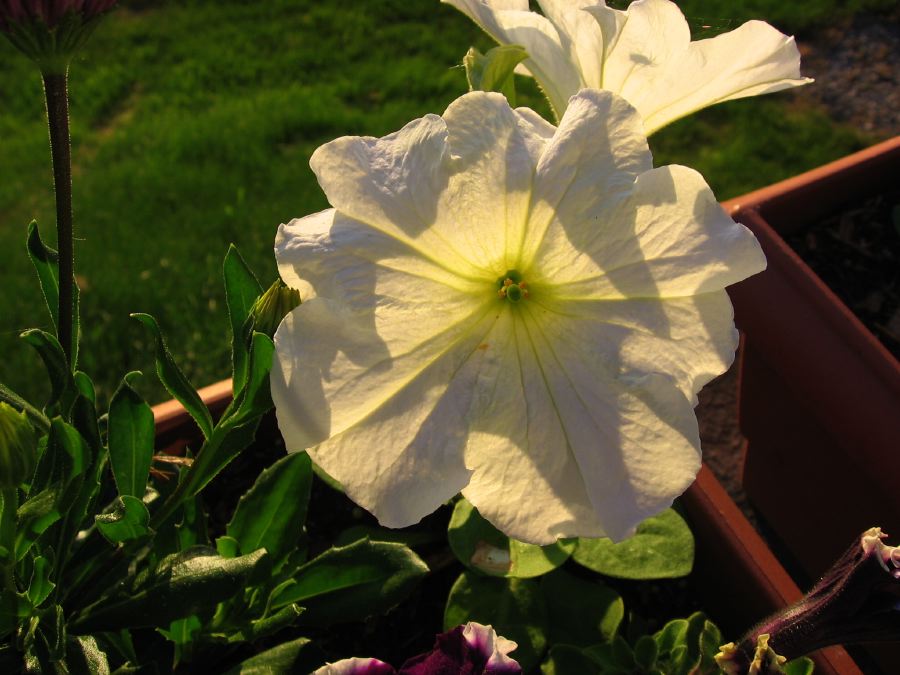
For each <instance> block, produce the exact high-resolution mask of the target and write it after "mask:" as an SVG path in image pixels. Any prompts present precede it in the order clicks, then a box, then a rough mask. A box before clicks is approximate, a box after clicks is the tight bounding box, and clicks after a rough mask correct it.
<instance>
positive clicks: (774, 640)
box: [720, 527, 900, 673]
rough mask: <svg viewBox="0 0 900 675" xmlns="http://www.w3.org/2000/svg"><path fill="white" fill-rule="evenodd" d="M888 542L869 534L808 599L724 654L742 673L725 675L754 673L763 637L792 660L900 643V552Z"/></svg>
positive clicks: (876, 532) (878, 533)
mask: <svg viewBox="0 0 900 675" xmlns="http://www.w3.org/2000/svg"><path fill="white" fill-rule="evenodd" d="M886 536H887V535H886V534H884V533H883V532H882V531H881V529H880V528H878V527H873V528H871V529H869V530H866V531H865V532H864V533H863V534H862V536H861V537H860V539H859V540H858V541H857V542H854V543H853V545H852V546H851V547H850V548H849V549H848V550H847V552H846V553H844V555H843V556H842V557H841V558H840V559H839V560H838V561H837V562H836V563H835V564H834V565H833V566H832V568H831V569H830V570H828V572H826V573H825V576H824V577H822V579H821V581H819V583H817V584H816V585H815V586H814V587H813V589H812V590H811V591H810V592H809V593H807V594H806V596H805V597H804V598H803V599H801V600H800V601H799V602H797V603H796V604H794V605H792V606H791V607H788V608H787V609H785V610H783V611H782V612H781V613H779V614H776V615H775V616H773V617H771V618H769V619H767V620H766V621H764V622H762V623H761V624H759V625H758V626H756V627H755V628H753V629H752V630H751V631H750V632H749V633H747V635H745V636H744V638H743V639H742V640H741V641H740V642H739V643H738V644H737V645H736V646H732V648H731V650H730V652H729V653H727V654H724V652H726V650H725V649H724V648H723V655H722V656H723V657H724V658H723V661H725V662H727V663H729V664H734V666H735V668H737V669H736V670H732V671H729V670H726V672H735V673H746V672H749V666H750V664H751V662H752V661H753V659H754V658H755V656H756V655H757V649H758V645H759V642H760V637H761V636H763V635H768V636H769V638H768V648H770V649H771V650H773V651H774V652H775V653H776V654H778V655H781V656H783V657H786V658H787V660H792V659H795V658H797V657H800V656H803V655H804V654H809V653H810V652H813V651H815V650H817V649H821V648H822V647H828V646H829V645H834V644H859V643H872V642H895V641H900V547H897V546H886V545H885V544H884V542H883V541H882V539H884V538H885V537H886ZM726 646H727V645H726ZM720 665H722V664H720ZM742 668H743V669H742ZM761 672H765V671H761ZM774 672H777V671H774Z"/></svg>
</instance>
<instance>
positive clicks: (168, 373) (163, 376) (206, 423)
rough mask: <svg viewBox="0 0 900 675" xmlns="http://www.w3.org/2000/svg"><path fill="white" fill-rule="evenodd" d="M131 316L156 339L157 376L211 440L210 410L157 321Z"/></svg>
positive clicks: (145, 316)
mask: <svg viewBox="0 0 900 675" xmlns="http://www.w3.org/2000/svg"><path fill="white" fill-rule="evenodd" d="M131 316H132V317H133V318H135V319H137V320H138V321H140V322H141V323H142V324H144V326H146V327H147V329H148V330H149V331H150V332H151V333H152V334H153V337H154V338H155V339H156V374H157V375H158V376H159V381H160V382H162V384H163V386H164V387H165V388H166V390H167V391H168V392H169V393H170V394H172V396H174V397H175V398H176V399H177V400H178V402H179V403H181V405H183V406H184V408H185V410H187V411H188V413H189V414H190V416H191V417H193V418H194V421H195V422H197V426H199V427H200V431H202V432H203V436H204V437H206V438H209V437H210V436H211V435H212V429H213V421H212V415H210V414H209V409H208V408H207V407H206V404H205V403H203V400H202V399H201V398H200V394H198V393H197V390H196V389H194V387H193V385H191V383H190V382H188V379H187V378H186V377H185V376H184V373H182V372H181V369H180V368H179V367H178V366H177V365H176V364H175V360H174V359H173V358H172V355H171V354H170V353H169V349H168V347H166V341H165V339H164V338H163V335H162V332H161V331H160V329H159V324H157V323H156V319H154V318H153V317H152V316H150V315H149V314H141V313H137V314H132V315H131Z"/></svg>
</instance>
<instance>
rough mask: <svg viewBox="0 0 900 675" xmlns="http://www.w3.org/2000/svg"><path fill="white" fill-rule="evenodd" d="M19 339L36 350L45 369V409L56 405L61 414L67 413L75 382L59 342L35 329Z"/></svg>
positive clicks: (23, 334) (26, 332)
mask: <svg viewBox="0 0 900 675" xmlns="http://www.w3.org/2000/svg"><path fill="white" fill-rule="evenodd" d="M21 337H22V339H23V340H25V342H27V343H28V344H30V345H31V346H32V347H34V348H35V350H37V353H38V355H39V356H40V357H41V360H42V361H43V362H44V367H45V368H46V369H47V376H48V377H49V378H50V400H49V401H48V402H47V407H50V406H53V405H56V404H57V403H58V404H59V405H60V407H61V409H62V410H63V412H67V411H68V406H69V405H71V403H72V400H73V398H74V393H75V382H74V381H73V380H72V372H71V371H70V370H69V363H68V361H67V360H66V355H65V354H64V353H63V350H62V347H61V346H60V344H59V341H58V340H57V339H56V338H55V337H54V336H53V335H50V333H47V332H45V331H42V330H38V329H37V328H32V329H31V330H26V331H25V332H24V333H22V335H21Z"/></svg>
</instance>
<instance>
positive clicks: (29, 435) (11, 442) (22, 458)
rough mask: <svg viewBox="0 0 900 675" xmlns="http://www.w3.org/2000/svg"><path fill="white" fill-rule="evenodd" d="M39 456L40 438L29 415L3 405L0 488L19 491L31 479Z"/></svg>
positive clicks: (0, 429) (0, 442) (0, 416)
mask: <svg viewBox="0 0 900 675" xmlns="http://www.w3.org/2000/svg"><path fill="white" fill-rule="evenodd" d="M36 454H37V438H35V435H34V430H33V429H32V428H31V423H30V422H29V421H28V418H27V417H26V416H25V413H20V412H19V411H17V410H16V409H15V408H13V407H12V406H10V405H7V404H6V403H0V487H3V488H14V487H18V486H19V485H20V484H22V483H23V482H24V481H26V480H28V479H29V478H31V475H32V474H33V473H34V464H35V457H36Z"/></svg>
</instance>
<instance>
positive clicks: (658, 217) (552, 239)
mask: <svg viewBox="0 0 900 675" xmlns="http://www.w3.org/2000/svg"><path fill="white" fill-rule="evenodd" d="M592 209H593V210H592ZM566 212H567V209H566V208H564V207H563V206H562V205H561V206H560V208H559V209H558V214H559V217H558V218H557V219H555V220H554V221H553V223H552V224H551V226H550V230H549V231H548V233H547V235H546V236H545V237H544V239H543V240H542V247H541V249H540V250H539V251H538V253H537V255H536V256H535V259H534V263H533V266H534V267H535V269H538V270H540V273H541V277H542V281H541V283H542V284H543V283H546V284H549V285H552V286H555V287H556V288H555V293H556V294H557V295H558V296H560V297H573V298H592V299H613V298H623V297H645V298H653V297H679V296H688V295H694V294H697V293H708V292H710V291H715V290H720V289H722V288H724V287H725V286H727V285H729V284H733V283H736V282H738V281H741V280H742V279H745V278H747V277H748V276H751V275H753V274H756V273H757V272H760V271H762V270H763V269H765V257H764V256H763V254H762V251H761V249H760V247H759V243H758V242H757V241H756V238H755V237H754V236H753V234H752V233H751V232H750V231H749V230H748V229H747V228H745V227H744V226H743V225H740V224H738V223H735V222H734V221H733V220H731V218H729V217H728V215H727V214H726V213H725V211H724V210H723V209H722V208H721V206H719V204H718V202H716V199H715V196H714V195H713V193H712V191H711V190H710V189H709V186H708V185H707V184H706V182H705V181H704V180H703V177H702V176H701V175H700V174H699V173H697V172H696V171H694V170H692V169H688V168H687V167H683V166H666V167H660V168H658V169H653V170H652V171H647V172H645V173H643V174H641V175H640V176H638V177H637V179H636V180H635V182H634V186H633V188H632V190H631V192H630V193H620V194H619V195H617V196H616V197H615V198H613V199H607V200H606V201H605V202H603V201H601V202H600V203H598V204H596V205H591V206H590V208H586V209H583V210H581V211H580V213H579V218H577V219H572V220H564V219H563V218H564V214H565V213H566ZM586 220H587V221H590V222H592V223H593V227H590V228H588V227H584V225H583V223H584V221H586Z"/></svg>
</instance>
